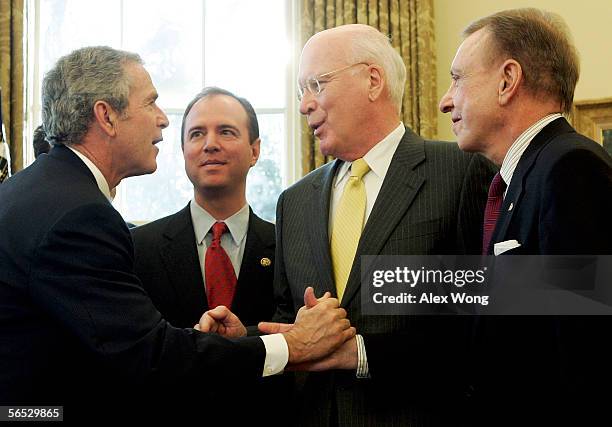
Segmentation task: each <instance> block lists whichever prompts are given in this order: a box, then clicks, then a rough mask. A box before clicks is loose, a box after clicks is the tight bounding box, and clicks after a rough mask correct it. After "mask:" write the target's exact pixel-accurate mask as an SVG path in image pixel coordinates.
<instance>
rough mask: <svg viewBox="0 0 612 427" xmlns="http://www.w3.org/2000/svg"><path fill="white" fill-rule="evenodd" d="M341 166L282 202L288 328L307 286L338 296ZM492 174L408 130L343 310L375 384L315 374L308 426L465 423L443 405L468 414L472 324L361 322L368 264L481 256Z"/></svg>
mask: <svg viewBox="0 0 612 427" xmlns="http://www.w3.org/2000/svg"><path fill="white" fill-rule="evenodd" d="M341 163H342V162H341V161H339V160H336V161H335V162H333V163H330V164H327V165H325V166H323V167H321V168H319V169H317V170H315V171H314V172H312V173H310V174H309V175H307V176H306V177H304V178H303V179H302V180H301V181H299V182H298V183H297V184H295V185H294V186H292V187H290V188H289V189H287V190H286V191H285V192H283V193H282V194H281V196H280V199H279V202H278V207H277V223H276V232H277V237H276V270H275V291H276V296H277V301H278V305H279V307H278V310H277V314H276V316H275V317H276V318H277V319H279V320H283V321H291V320H292V318H293V316H294V315H295V312H296V310H297V309H298V308H299V307H300V306H301V305H303V294H304V289H305V288H306V287H307V286H314V288H315V291H316V293H317V295H321V294H322V293H323V292H324V291H330V292H332V294H334V295H335V293H336V292H335V286H334V281H333V274H332V263H331V257H330V249H329V233H328V216H329V203H330V195H331V186H332V183H333V179H334V175H335V173H336V170H337V169H338V167H339V166H340V164H341ZM493 173H494V170H493V168H492V165H491V164H490V163H488V162H486V161H485V160H484V159H483V158H482V157H480V156H477V155H470V154H466V153H463V152H461V151H460V150H459V149H458V148H457V146H456V145H455V144H450V143H442V142H437V141H424V140H423V139H421V138H420V137H419V136H417V135H416V134H414V133H413V132H412V131H410V129H406V133H405V135H404V137H403V139H402V141H401V142H400V144H399V146H398V148H397V151H396V152H395V154H394V156H393V160H392V161H391V164H390V166H389V169H388V171H387V175H386V177H385V180H384V182H383V185H382V188H381V190H380V193H379V195H378V198H377V200H376V203H375V205H374V207H373V210H372V212H371V214H370V216H369V218H368V221H367V223H366V225H365V228H364V230H363V233H362V235H361V240H360V242H359V246H358V248H357V255H356V257H355V262H354V264H353V268H352V271H351V274H350V276H349V279H348V283H347V287H346V291H345V294H344V297H343V300H342V304H341V305H342V307H344V308H345V309H346V310H347V312H348V317H349V319H350V321H351V324H352V325H354V326H355V327H356V328H357V333H358V334H361V335H362V336H363V337H364V342H365V347H366V352H367V359H368V363H369V369H370V373H371V376H372V378H371V379H356V378H355V372H354V371H336V372H323V373H314V374H308V375H307V377H306V378H305V379H304V387H303V389H302V390H301V393H302V396H301V398H302V401H303V407H302V414H301V416H300V422H303V423H304V424H310V425H329V424H330V423H331V424H335V423H337V425H340V426H343V425H386V424H392V423H395V424H396V425H405V424H407V423H411V424H409V425H421V424H423V423H436V422H440V423H444V421H442V420H440V419H439V418H444V417H445V416H446V415H448V416H449V418H450V419H451V420H453V419H454V420H458V419H459V415H458V414H452V416H451V413H450V412H451V411H448V412H445V411H440V406H441V405H447V404H449V402H450V404H453V405H454V403H452V402H456V404H457V405H460V402H459V400H461V399H462V398H463V396H464V391H465V390H464V388H465V386H467V382H466V381H465V380H464V379H463V378H460V377H461V376H462V375H463V373H462V372H461V370H460V369H455V367H456V366H461V360H462V357H463V356H465V354H466V351H465V348H466V345H467V343H468V337H467V333H468V332H467V328H468V326H469V323H467V321H466V320H462V319H461V318H456V317H450V316H449V317H436V316H362V315H361V300H360V292H359V289H360V264H359V257H360V255H378V254H384V255H401V254H456V253H473V254H477V253H479V251H480V246H481V243H480V236H481V229H482V217H483V211H484V205H485V202H486V192H487V187H488V183H489V182H490V180H491V177H492V176H493ZM464 319H467V318H464ZM451 396H452V398H451ZM445 397H448V399H446V398H445ZM453 399H454V400H453ZM441 402H445V403H441ZM312 408H318V410H312Z"/></svg>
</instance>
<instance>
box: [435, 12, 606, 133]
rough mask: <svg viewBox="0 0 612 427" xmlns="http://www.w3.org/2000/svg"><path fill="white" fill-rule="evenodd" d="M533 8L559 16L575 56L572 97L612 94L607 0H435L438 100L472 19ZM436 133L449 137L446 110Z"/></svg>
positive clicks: (591, 97)
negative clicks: (570, 37) (569, 34)
mask: <svg viewBox="0 0 612 427" xmlns="http://www.w3.org/2000/svg"><path fill="white" fill-rule="evenodd" d="M516 7H538V8H542V9H546V10H550V11H551V12H555V13H558V14H559V15H561V16H562V17H563V19H564V20H565V22H566V23H567V25H568V26H569V28H570V31H571V32H572V35H573V37H574V42H575V44H576V47H577V49H578V52H579V54H580V65H581V72H580V80H579V81H578V86H577V87H576V93H575V96H574V100H576V101H580V100H585V99H597V98H606V97H607V98H609V97H612V0H582V1H581V0H530V1H523V0H495V1H491V0H463V1H455V0H434V13H435V23H436V45H437V46H436V53H437V59H438V70H437V78H438V80H437V83H438V99H440V97H441V96H442V95H443V94H444V92H446V89H447V88H448V86H449V84H450V77H449V70H450V64H451V62H452V60H453V57H454V56H455V51H456V49H457V47H458V46H459V44H461V36H460V34H461V31H462V30H463V28H465V27H466V26H467V24H469V23H470V22H471V21H473V20H475V19H477V18H480V17H482V16H485V15H488V14H491V13H494V12H496V11H499V10H504V9H511V8H516ZM438 137H439V138H440V139H443V140H451V141H452V140H454V135H453V133H452V131H451V127H450V118H449V117H448V115H447V114H442V113H440V112H439V113H438Z"/></svg>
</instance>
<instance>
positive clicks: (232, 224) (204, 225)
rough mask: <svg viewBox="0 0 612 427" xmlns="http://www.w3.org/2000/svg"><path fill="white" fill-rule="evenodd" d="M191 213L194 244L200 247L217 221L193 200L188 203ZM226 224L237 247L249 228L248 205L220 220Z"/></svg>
mask: <svg viewBox="0 0 612 427" xmlns="http://www.w3.org/2000/svg"><path fill="white" fill-rule="evenodd" d="M189 210H190V212H191V220H192V222H193V230H194V232H195V236H196V242H197V243H198V245H201V244H202V243H203V242H204V239H205V238H206V235H207V234H208V232H209V231H210V229H211V227H212V226H213V224H214V223H215V222H217V220H216V219H215V218H214V217H213V216H212V215H211V214H209V213H208V211H207V210H206V209H204V208H203V207H201V206H200V205H198V203H197V202H196V200H195V198H194V199H191V203H189ZM221 221H222V222H224V223H225V224H227V228H228V230H229V232H230V235H231V236H232V240H233V241H234V244H235V245H236V246H239V245H240V243H241V242H242V239H244V238H245V236H246V233H247V231H248V228H249V205H248V204H245V205H244V206H243V207H242V208H241V209H240V210H239V211H238V212H236V213H235V214H234V215H232V216H230V217H229V218H227V219H225V220H221Z"/></svg>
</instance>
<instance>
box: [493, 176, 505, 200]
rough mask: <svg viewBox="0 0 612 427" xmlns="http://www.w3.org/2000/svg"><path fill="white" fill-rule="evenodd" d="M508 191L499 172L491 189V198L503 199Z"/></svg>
mask: <svg viewBox="0 0 612 427" xmlns="http://www.w3.org/2000/svg"><path fill="white" fill-rule="evenodd" d="M504 191H506V183H505V182H504V180H503V179H502V176H501V174H500V173H499V172H497V173H496V174H495V176H494V177H493V180H492V181H491V186H490V187H489V197H502V196H503V195H504Z"/></svg>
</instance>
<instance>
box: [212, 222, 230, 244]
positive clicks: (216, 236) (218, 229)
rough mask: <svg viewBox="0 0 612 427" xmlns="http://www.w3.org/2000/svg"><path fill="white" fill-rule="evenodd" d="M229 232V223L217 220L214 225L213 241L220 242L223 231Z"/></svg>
mask: <svg viewBox="0 0 612 427" xmlns="http://www.w3.org/2000/svg"><path fill="white" fill-rule="evenodd" d="M225 232H227V224H226V223H224V222H215V223H214V224H213V226H212V233H213V242H219V241H220V240H221V236H222V235H223V233H225Z"/></svg>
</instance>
